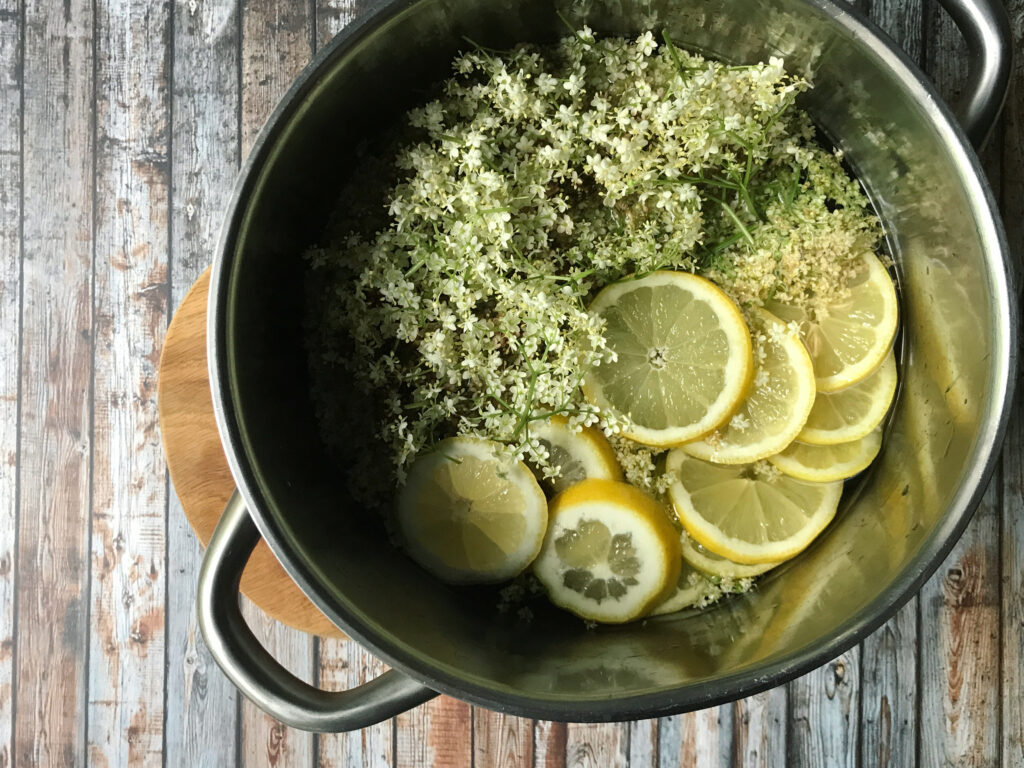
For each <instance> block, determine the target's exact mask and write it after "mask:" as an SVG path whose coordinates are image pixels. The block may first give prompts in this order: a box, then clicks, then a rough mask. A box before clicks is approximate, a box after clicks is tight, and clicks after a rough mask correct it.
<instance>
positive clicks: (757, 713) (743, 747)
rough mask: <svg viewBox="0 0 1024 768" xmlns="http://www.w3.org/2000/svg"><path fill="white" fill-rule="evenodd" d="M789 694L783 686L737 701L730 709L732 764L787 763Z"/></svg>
mask: <svg viewBox="0 0 1024 768" xmlns="http://www.w3.org/2000/svg"><path fill="white" fill-rule="evenodd" d="M788 705H789V695H788V691H787V688H786V686H780V687H778V688H772V689H771V690H770V691H765V692H764V693H759V694H757V695H755V696H749V697H747V698H746V699H741V700H740V701H737V702H736V704H735V705H734V709H733V729H734V730H733V739H734V741H733V765H742V766H745V768H755V767H756V768H760V767H761V766H763V767H764V768H772V766H776V765H785V764H786V748H787V743H786V741H787V723H788V722H789V719H788V715H789V713H788V711H787V709H788Z"/></svg>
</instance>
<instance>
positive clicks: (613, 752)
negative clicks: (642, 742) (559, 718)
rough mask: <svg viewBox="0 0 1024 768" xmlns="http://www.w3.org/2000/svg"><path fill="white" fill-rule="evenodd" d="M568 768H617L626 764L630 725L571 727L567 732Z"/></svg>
mask: <svg viewBox="0 0 1024 768" xmlns="http://www.w3.org/2000/svg"><path fill="white" fill-rule="evenodd" d="M565 755H566V765H567V766H569V768H620V767H621V766H625V765H628V764H629V725H628V724H623V723H570V724H569V727H568V728H567V729H566V744H565Z"/></svg>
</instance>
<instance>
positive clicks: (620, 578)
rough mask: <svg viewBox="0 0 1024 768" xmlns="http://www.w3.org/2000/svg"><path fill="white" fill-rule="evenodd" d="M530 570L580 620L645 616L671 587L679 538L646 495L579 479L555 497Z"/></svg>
mask: <svg viewBox="0 0 1024 768" xmlns="http://www.w3.org/2000/svg"><path fill="white" fill-rule="evenodd" d="M549 513H550V524H549V525H548V532H547V535H546V536H545V537H544V546H543V547H542V548H541V551H540V555H539V556H538V557H537V560H536V562H534V564H533V572H534V574H536V576H537V578H538V579H539V580H540V582H541V583H542V584H543V585H544V587H545V588H546V589H547V592H548V597H549V598H550V599H551V601H552V602H553V603H554V604H555V605H558V606H560V607H562V608H565V609H566V610H568V611H571V612H573V613H575V614H576V615H577V616H581V617H582V618H584V619H590V620H592V621H600V622H605V623H615V624H617V623H621V622H625V621H630V620H631V619H635V618H637V617H639V616H642V615H643V614H644V613H645V612H646V611H647V610H648V608H650V607H651V606H652V605H654V604H655V603H657V602H659V601H661V600H662V599H664V598H665V597H666V596H667V595H668V593H669V591H670V590H672V589H674V588H675V584H676V579H677V577H678V575H679V568H680V563H681V558H680V554H679V537H678V536H677V534H676V530H675V528H673V527H672V523H671V522H670V521H669V517H668V512H667V510H665V509H663V508H662V507H661V505H660V504H658V502H656V501H655V500H654V499H653V498H652V497H650V496H648V495H647V494H646V493H644V492H643V491H640V490H638V489H637V488H634V487H633V486H631V485H627V484H626V483H617V482H614V481H612V480H598V479H592V480H584V481H583V482H581V483H577V484H576V485H574V486H572V487H571V488H569V489H568V490H567V491H565V492H564V493H562V494H560V495H559V496H557V497H556V498H555V499H554V500H553V501H552V502H551V506H550V510H549Z"/></svg>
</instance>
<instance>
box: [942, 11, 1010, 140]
mask: <svg viewBox="0 0 1024 768" xmlns="http://www.w3.org/2000/svg"><path fill="white" fill-rule="evenodd" d="M939 2H940V3H941V4H942V7H943V8H945V9H946V12H947V13H948V14H949V15H950V16H951V17H952V19H953V22H954V23H955V24H956V26H957V28H958V29H959V30H960V34H961V35H963V36H964V40H965V41H966V42H967V51H968V55H969V56H970V63H969V69H968V75H967V84H966V85H965V86H964V94H965V97H964V99H963V102H962V103H961V104H960V107H959V110H958V112H959V113H960V115H959V116H960V122H961V124H962V125H963V128H964V132H965V133H966V134H967V138H968V139H970V140H971V144H973V145H974V147H975V149H981V147H983V146H984V144H985V141H986V140H987V139H988V136H989V133H991V131H992V128H993V126H994V125H995V122H996V118H997V117H999V112H1000V111H1001V110H1002V108H1003V102H1004V101H1006V93H1007V91H1008V90H1009V87H1010V75H1011V72H1012V70H1013V33H1012V31H1011V29H1010V19H1009V17H1008V16H1007V14H1006V8H1005V7H1004V6H1003V3H1002V2H1001V1H1000V0H939Z"/></svg>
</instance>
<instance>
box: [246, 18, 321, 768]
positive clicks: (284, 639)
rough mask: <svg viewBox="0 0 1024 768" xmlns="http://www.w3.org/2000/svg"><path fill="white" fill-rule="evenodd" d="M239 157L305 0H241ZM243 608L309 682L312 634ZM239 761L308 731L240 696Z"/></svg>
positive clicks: (271, 646) (310, 750)
mask: <svg viewBox="0 0 1024 768" xmlns="http://www.w3.org/2000/svg"><path fill="white" fill-rule="evenodd" d="M240 20H241V41H240V45H241V91H240V94H239V95H240V98H241V112H240V120H241V122H240V125H239V131H240V138H241V157H242V158H243V159H244V158H245V156H246V155H247V154H248V153H249V150H250V149H251V148H252V145H253V142H254V141H255V139H256V136H257V135H258V134H259V131H260V129H261V128H262V127H263V123H264V122H265V121H266V119H267V117H268V116H269V115H270V113H271V112H272V111H273V109H274V107H275V106H276V105H277V102H278V100H279V99H280V98H281V97H282V96H283V95H284V93H285V91H287V89H288V86H289V85H290V84H291V82H292V80H294V79H295V77H296V76H297V75H298V74H299V72H301V71H302V68H303V67H304V66H305V65H306V64H307V63H308V62H309V60H310V58H312V55H313V9H312V7H311V5H310V3H309V1H308V0H281V1H280V2H273V3H266V2H260V1H259V0H249V1H248V2H246V1H245V0H243V3H242V6H241V19H240ZM242 602H243V607H242V613H243V615H244V616H245V619H246V621H247V622H248V623H249V625H250V626H251V627H252V629H253V632H254V633H255V634H256V636H257V637H258V638H259V639H260V640H261V642H262V643H263V645H264V647H265V648H266V649H267V650H268V651H269V652H270V653H271V655H273V657H274V658H275V659H277V661H278V662H279V663H281V664H283V665H284V666H285V667H287V668H288V669H290V670H291V671H292V672H293V673H295V674H296V675H298V676H299V677H300V678H302V679H304V680H306V681H307V682H310V681H312V679H313V677H314V674H315V665H316V659H315V658H314V654H313V640H312V637H311V636H310V635H307V634H306V633H304V632H299V631H298V630H295V629H292V628H291V627H287V626H285V625H284V624H281V623H279V622H277V621H274V620H273V619H270V618H268V617H267V616H266V614H264V613H262V612H261V611H260V610H259V609H258V608H256V607H255V606H253V605H252V603H251V602H250V601H249V600H248V599H243V601H242ZM239 738H240V751H241V762H242V765H244V766H250V767H254V766H263V765H267V764H269V765H282V766H285V765H287V766H291V765H297V766H306V765H312V762H313V755H314V741H313V736H312V734H309V733H304V732H302V731H298V730H295V729H293V728H288V727H286V726H284V725H282V724H281V723H279V722H277V721H276V720H274V719H273V718H272V717H270V716H269V715H266V714H264V713H263V712H262V711H261V710H259V709H258V708H257V707H255V706H254V705H253V704H252V703H251V702H249V701H248V700H243V701H242V708H241V729H240V735H239Z"/></svg>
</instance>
